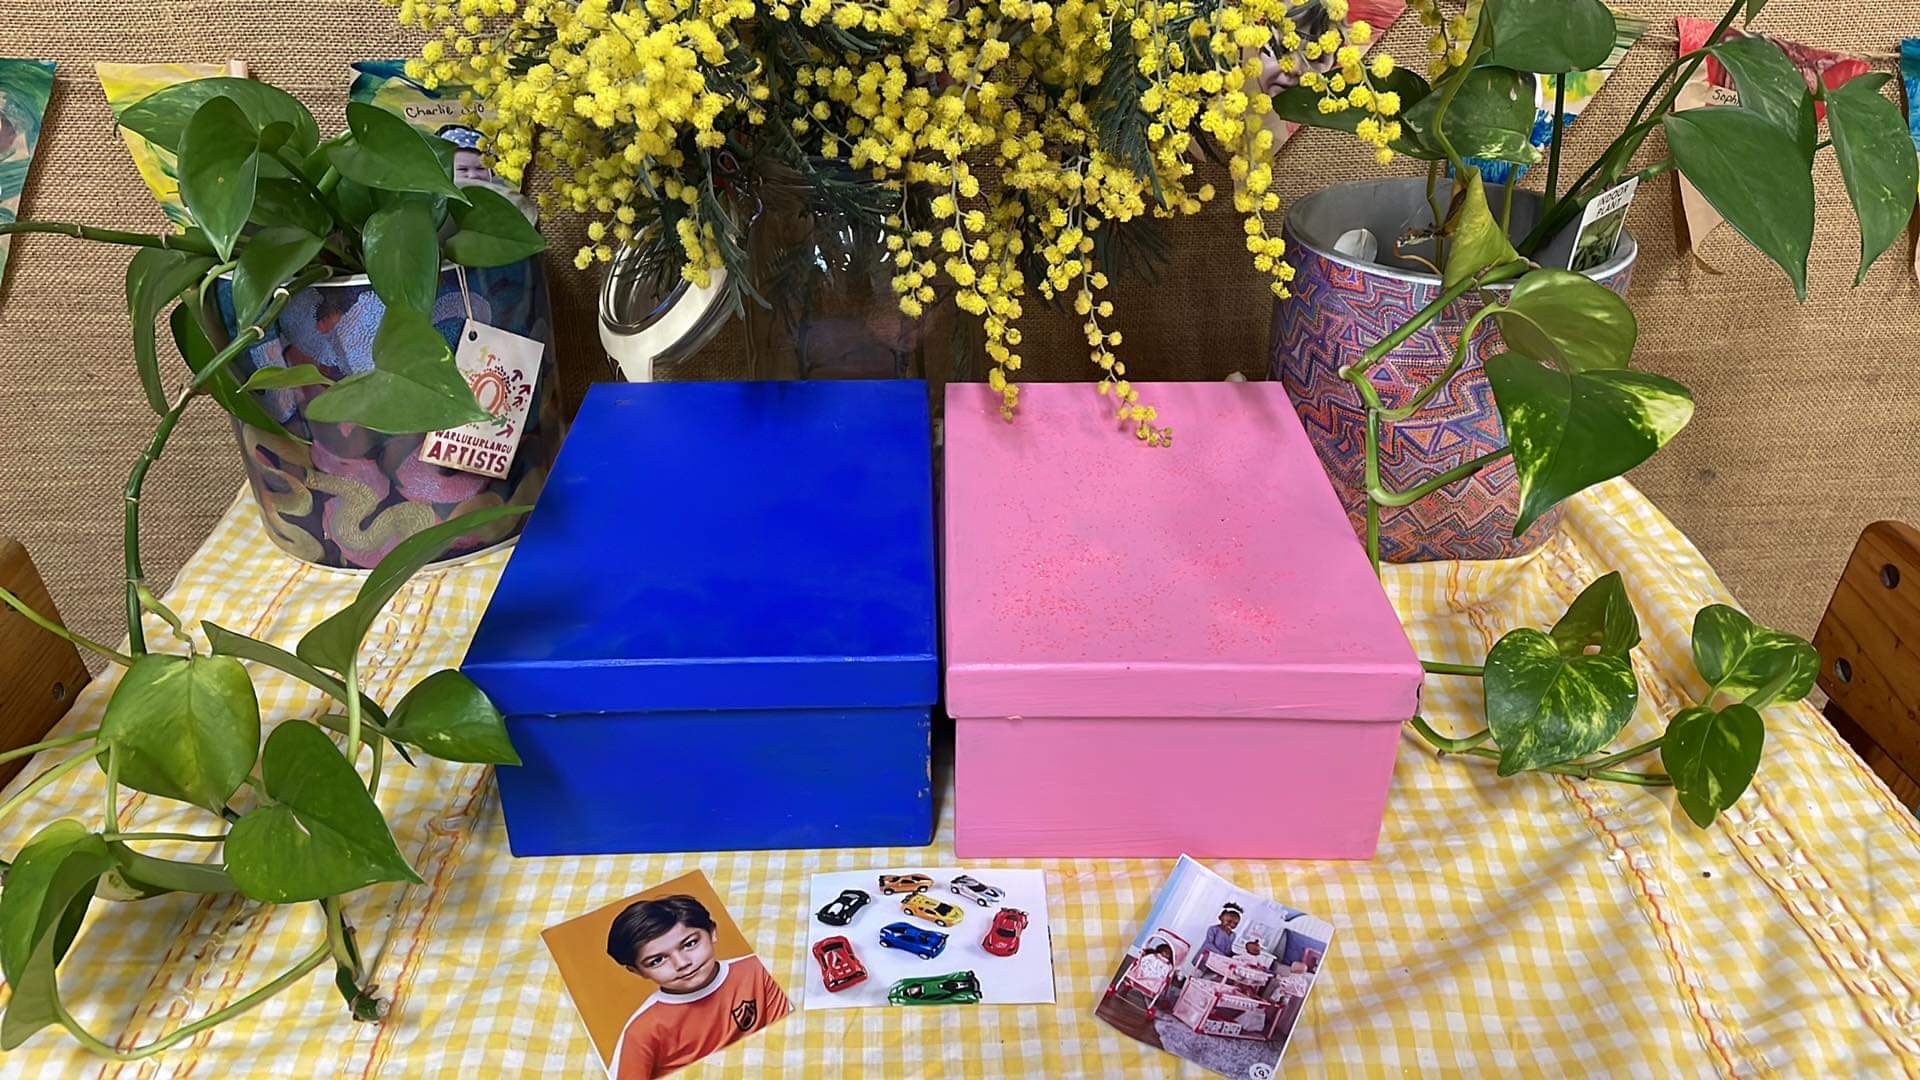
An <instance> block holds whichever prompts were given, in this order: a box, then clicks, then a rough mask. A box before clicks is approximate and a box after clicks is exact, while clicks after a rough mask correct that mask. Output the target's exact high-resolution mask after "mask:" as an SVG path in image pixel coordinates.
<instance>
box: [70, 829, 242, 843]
mask: <svg viewBox="0 0 1920 1080" xmlns="http://www.w3.org/2000/svg"><path fill="white" fill-rule="evenodd" d="M100 839H102V840H118V841H122V842H125V841H138V840H189V841H192V842H194V843H198V844H224V843H226V842H227V838H226V836H225V835H224V834H222V835H219V836H205V835H202V834H200V833H184V832H110V833H104V834H102V835H101V837H100Z"/></svg>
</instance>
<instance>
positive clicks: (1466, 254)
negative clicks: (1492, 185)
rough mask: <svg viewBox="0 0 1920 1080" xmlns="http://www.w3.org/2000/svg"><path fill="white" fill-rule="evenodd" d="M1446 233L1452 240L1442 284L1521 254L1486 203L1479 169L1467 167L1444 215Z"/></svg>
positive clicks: (1465, 276)
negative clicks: (1461, 185)
mask: <svg viewBox="0 0 1920 1080" xmlns="http://www.w3.org/2000/svg"><path fill="white" fill-rule="evenodd" d="M1447 236H1448V237H1449V239H1450V240H1451V244H1450V246H1449V247H1448V250H1447V265H1446V272H1445V273H1444V274H1442V275H1441V284H1442V286H1443V287H1445V288H1452V287H1453V286H1454V285H1456V284H1458V283H1460V282H1462V281H1466V280H1468V279H1469V278H1471V277H1473V276H1474V275H1475V274H1478V273H1480V272H1481V271H1482V270H1486V269H1488V268H1489V267H1494V266H1499V265H1501V264H1503V263H1510V262H1512V261H1513V260H1515V259H1518V258H1519V257H1520V255H1519V253H1518V252H1516V251H1514V250H1513V245H1512V244H1511V243H1509V242H1508V241H1507V230H1505V229H1503V228H1501V227H1500V223H1499V222H1498V221H1496V220H1495V219H1494V216H1493V210H1492V209H1491V208H1489V207H1488V206H1487V186H1486V183H1485V182H1484V181H1482V180H1481V179H1480V170H1478V169H1473V170H1470V171H1468V173H1467V186H1466V188H1465V189H1464V190H1462V191H1461V192H1460V195H1459V198H1458V199H1456V200H1455V202H1454V205H1453V210H1452V213H1450V214H1448V215H1447Z"/></svg>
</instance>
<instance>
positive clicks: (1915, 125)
mask: <svg viewBox="0 0 1920 1080" xmlns="http://www.w3.org/2000/svg"><path fill="white" fill-rule="evenodd" d="M1900 85H1901V87H1902V88H1903V89H1904V90H1906V92H1907V133H1908V134H1909V135H1911V136H1912V137H1913V146H1914V149H1915V150H1920V37H1910V38H1906V39H1903V40H1902V41H1901V42H1900ZM1913 276H1914V277H1915V278H1920V245H1916V246H1915V247H1914V249H1913Z"/></svg>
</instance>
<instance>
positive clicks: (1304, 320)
mask: <svg viewBox="0 0 1920 1080" xmlns="http://www.w3.org/2000/svg"><path fill="white" fill-rule="evenodd" d="M1499 198H1500V196H1499V192H1498V190H1497V189H1489V191H1488V199H1489V200H1490V201H1491V202H1493V204H1494V205H1496V206H1497V205H1499ZM1539 209H1540V203H1539V197H1538V196H1536V195H1534V194H1533V193H1531V192H1516V194H1515V200H1514V214H1513V218H1514V220H1513V225H1514V231H1515V233H1516V235H1519V234H1523V233H1524V232H1525V231H1526V230H1528V229H1531V228H1532V226H1533V222H1534V220H1535V219H1536V217H1537V215H1538V214H1539ZM1432 220H1433V218H1432V215H1431V214H1430V213H1429V212H1428V210H1427V201H1426V181H1425V180H1424V179H1419V178H1412V179H1394V180H1374V181H1367V182H1363V183H1353V184H1342V185H1339V186H1336V187H1332V188H1327V189H1325V190H1322V191H1319V192H1316V193H1314V194H1313V195H1310V196H1308V197H1306V198H1304V199H1301V200H1300V201H1299V202H1296V203H1294V205H1293V208H1292V210H1291V211H1290V212H1289V213H1288V214H1287V222H1286V231H1285V236H1286V241H1287V258H1288V260H1289V261H1290V262H1291V263H1292V264H1293V268H1294V275H1295V276H1294V279H1293V283H1292V285H1291V286H1290V288H1291V290H1292V292H1293V296H1292V297H1291V298H1289V299H1286V300H1281V301H1277V302H1276V303H1275V305H1274V312H1273V338H1272V353H1271V358H1270V361H1269V367H1268V375H1269V377H1271V378H1274V379H1278V380H1280V381H1281V382H1284V383H1285V384H1286V387H1287V393H1288V395H1289V396H1290V397H1292V399H1293V404H1294V408H1295V409H1296V410H1297V411H1298V412H1299V413H1300V420H1301V423H1303V424H1304V425H1305V426H1306V429H1307V435H1308V437H1309V438H1310V439H1311V440H1312V441H1313V445H1314V449H1315V450H1317V451H1318V452H1319V455H1320V461H1321V464H1323V465H1325V466H1326V469H1327V474H1328V476H1329V477H1331V478H1332V480H1333V486H1334V489H1335V490H1336V491H1338V492H1339V493H1340V498H1341V501H1342V502H1344V503H1345V504H1346V507H1347V514H1348V516H1349V517H1350V518H1352V520H1353V525H1354V530H1355V531H1356V532H1363V531H1364V529H1365V523H1366V496H1365V485H1364V476H1363V473H1364V467H1365V452H1366V450H1365V448H1366V407H1365V405H1364V404H1363V403H1362V402H1361V400H1360V395H1359V392H1358V391H1356V390H1355V389H1354V387H1353V385H1352V384H1351V383H1349V382H1347V381H1346V380H1345V379H1342V378H1341V377H1340V375H1339V370H1340V367H1341V365H1343V364H1347V363H1351V362H1353V361H1356V360H1358V359H1359V358H1360V356H1361V354H1362V353H1364V352H1365V351H1366V350H1367V348H1368V347H1369V346H1371V345H1372V344H1373V343H1375V342H1377V341H1379V340H1380V339H1381V338H1382V337H1385V336H1386V335H1387V333H1388V332H1390V331H1391V330H1393V328H1394V327H1396V326H1399V325H1400V324H1401V323H1403V322H1405V321H1406V320H1407V319H1408V318H1410V317H1411V316H1412V315H1413V314H1414V313H1415V312H1417V311H1419V310H1420V309H1421V308H1423V307H1425V306H1426V305H1428V304H1430V303H1432V302H1433V300H1434V298H1435V297H1437V296H1438V295H1439V294H1440V279H1439V278H1438V277H1437V276H1435V275H1433V274H1430V273H1425V272H1423V271H1422V270H1419V269H1414V268H1413V267H1415V266H1416V265H1417V264H1413V263H1405V264H1402V265H1398V266H1396V265H1382V264H1379V263H1368V262H1362V261H1360V260H1358V259H1353V258H1349V257H1347V256H1345V255H1339V254H1336V253H1335V252H1334V243H1335V241H1336V240H1337V239H1338V238H1339V237H1340V235H1341V234H1342V233H1344V232H1346V231H1348V230H1349V229H1358V228H1365V229H1368V230H1370V231H1371V232H1372V233H1373V234H1374V236H1376V237H1378V238H1379V241H1380V246H1381V248H1382V249H1383V251H1384V250H1385V249H1388V248H1389V247H1390V246H1391V245H1392V243H1393V241H1394V238H1395V237H1398V236H1400V235H1402V234H1403V233H1405V232H1406V231H1407V230H1408V229H1424V228H1426V227H1428V226H1429V225H1430V224H1431V222H1432ZM1572 231H1573V230H1572V229H1569V230H1568V231H1567V233H1566V234H1565V235H1562V236H1561V237H1559V238H1558V239H1557V240H1556V241H1555V242H1554V243H1553V244H1552V245H1550V246H1548V248H1547V249H1546V250H1544V251H1543V252H1541V253H1540V255H1539V256H1538V261H1539V262H1540V264H1541V265H1543V266H1555V265H1559V266H1564V265H1566V262H1567V251H1568V250H1569V249H1570V247H1571V245H1572V240H1573V238H1572ZM1637 254H1638V248H1637V246H1636V245H1635V243H1634V240H1633V238H1632V237H1631V236H1630V235H1628V234H1626V233H1625V232H1622V233H1621V236H1620V245H1619V247H1618V248H1617V249H1616V250H1615V252H1614V257H1613V258H1612V259H1610V260H1608V261H1607V262H1606V263H1604V264H1602V265H1601V266H1599V267H1596V268H1595V269H1593V270H1591V271H1589V272H1588V274H1589V276H1590V277H1592V278H1594V279H1595V280H1596V281H1598V282H1600V283H1601V284H1603V285H1605V286H1607V287H1608V288H1610V289H1613V290H1614V291H1615V292H1618V293H1621V294H1623V295H1624V294H1625V292H1626V288H1627V281H1628V279H1629V277H1630V276H1631V275H1632V272H1633V263H1634V258H1635V257H1636V255H1637ZM1556 260H1557V261H1556ZM1396 261H1397V260H1396ZM1490 291H1493V292H1496V293H1499V292H1503V291H1505V290H1504V288H1503V287H1501V286H1494V287H1493V288H1492V289H1491V290H1490ZM1481 306H1482V305H1481V301H1480V299H1479V298H1478V297H1477V296H1476V295H1474V294H1471V293H1469V294H1468V295H1467V296H1465V297H1462V298H1461V299H1460V300H1458V301H1456V302H1455V303H1453V304H1452V305H1451V306H1449V307H1448V308H1447V310H1446V312H1445V313H1444V314H1442V315H1441V317H1440V318H1438V319H1436V320H1434V321H1433V322H1432V323H1431V324H1429V325H1428V326H1427V327H1426V328H1424V329H1422V330H1421V331H1420V332H1419V333H1416V334H1414V335H1413V336H1412V337H1410V338H1408V339H1407V341H1406V343H1405V344H1403V345H1401V346H1400V347H1399V348H1397V349H1395V350H1394V351H1392V352H1391V353H1388V354H1387V357H1386V359H1385V361H1384V362H1382V363H1381V364H1379V365H1378V366H1376V367H1375V368H1374V369H1373V371H1372V373H1371V378H1372V380H1373V385H1374V388H1375V389H1376V390H1378V391H1379V394H1380V400H1381V402H1382V404H1384V405H1385V406H1386V407H1387V408H1396V407H1399V406H1401V405H1404V404H1405V403H1406V402H1407V401H1408V400H1409V399H1410V398H1412V397H1413V395H1414V394H1415V393H1417V392H1418V391H1419V390H1420V388H1421V387H1423V386H1425V385H1426V384H1427V383H1429V382H1431V381H1432V380H1433V379H1435V378H1437V377H1438V376H1439V375H1440V374H1441V372H1443V371H1444V370H1445V368H1446V365H1447V363H1448V362H1449V361H1450V360H1451V359H1452V355H1453V348H1454V344H1455V343H1456V342H1458V341H1459V340H1460V332H1461V330H1462V328H1463V327H1464V326H1465V324H1466V321H1467V318H1468V317H1469V316H1471V315H1472V314H1473V312H1474V311H1475V310H1477V309H1478V308H1479V307H1481ZM1503 348H1504V345H1503V344H1502V343H1501V341H1500V333H1499V331H1498V330H1496V329H1495V328H1494V325H1493V321H1492V320H1491V319H1489V320H1487V321H1485V322H1483V323H1481V324H1480V327H1479V329H1478V330H1477V331H1476V333H1475V334H1474V336H1473V339H1472V341H1470V342H1469V343H1468V346H1467V361H1466V365H1465V366H1464V367H1463V368H1462V369H1461V370H1460V372H1459V374H1457V375H1455V376H1454V378H1453V381H1452V382H1451V383H1450V384H1449V385H1448V387H1447V388H1446V389H1445V390H1443V391H1441V392H1440V393H1438V394H1436V395H1434V397H1433V398H1432V399H1431V400H1429V401H1428V402H1427V404H1426V406H1425V407H1424V408H1422V409H1421V411H1420V412H1419V413H1418V414H1417V415H1416V416H1414V417H1413V418H1412V419H1410V420H1405V421H1402V422H1400V423H1398V424H1389V425H1383V427H1382V430H1381V446H1380V474H1381V478H1382V479H1383V481H1384V482H1385V483H1386V485H1387V486H1388V487H1389V488H1391V489H1392V490H1395V491H1404V490H1406V489H1408V488H1411V487H1413V486H1414V485H1416V484H1419V483H1421V482H1422V481H1425V480H1428V479H1430V478H1432V477H1434V476H1436V475H1438V474H1440V473H1442V472H1445V471H1446V470H1448V469H1450V468H1452V467H1454V466H1456V465H1460V464H1463V463H1465V462H1467V461H1470V460H1472V459H1473V458H1476V457H1479V456H1480V455H1482V454H1485V453H1488V452H1490V451H1493V450H1498V449H1500V448H1501V447H1503V446H1505V445H1506V442H1507V440H1506V433H1505V431H1504V430H1503V428H1502V426H1501V423H1500V413H1499V411H1498V410H1497V409H1496V408H1495V407H1494V401H1493V390H1492V387H1491V386H1490V385H1489V384H1488V382H1487V377H1486V372H1485V370H1484V369H1483V368H1482V367H1481V366H1480V362H1481V358H1482V357H1483V356H1488V355H1493V354H1495V353H1498V352H1500V351H1501V350H1502V349H1503ZM1519 506H1520V485H1519V481H1518V478H1517V477H1516V475H1515V472H1514V466H1513V462H1512V460H1511V459H1508V460H1506V461H1502V462H1500V463H1499V464H1497V465H1493V466H1490V467H1488V468H1485V469H1482V470H1481V471H1480V472H1478V473H1476V474H1474V475H1473V476H1471V477H1468V478H1467V479H1465V480H1463V481H1460V482H1457V483H1454V484H1451V485H1448V486H1447V487H1446V488H1444V489H1442V490H1440V491H1437V492H1435V493H1434V494H1432V495H1430V496H1428V497H1427V498H1424V499H1421V500H1420V501H1419V502H1416V503H1414V504H1412V505H1410V506H1404V507H1398V508H1394V507H1382V508H1381V511H1380V553H1381V556H1382V557H1383V558H1385V559H1387V560H1389V561H1392V562H1424V561H1428V560H1433V559H1504V558H1511V557H1513V556H1516V555H1524V554H1526V553H1527V552H1530V551H1532V550H1534V549H1535V548H1538V547H1539V546H1540V545H1541V544H1543V543H1545V542H1546V540H1547V538H1548V537H1549V536H1550V535H1552V533H1553V530H1554V528H1555V526H1556V525H1557V524H1558V523H1559V520H1560V513H1559V510H1558V508H1556V509H1554V510H1553V511H1550V512H1549V513H1547V514H1544V515H1542V516H1541V518H1540V520H1539V521H1537V522H1536V523H1535V524H1534V525H1533V527H1532V528H1530V529H1528V530H1527V531H1526V532H1525V533H1522V534H1521V535H1519V536H1515V535H1514V534H1513V526H1514V522H1515V520H1516V518H1517V516H1518V511H1519Z"/></svg>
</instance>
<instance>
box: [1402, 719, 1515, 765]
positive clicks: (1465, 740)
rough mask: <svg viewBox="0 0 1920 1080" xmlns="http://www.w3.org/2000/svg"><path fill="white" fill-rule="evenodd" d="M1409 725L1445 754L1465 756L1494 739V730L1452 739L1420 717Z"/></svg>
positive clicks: (1488, 729) (1487, 729)
mask: <svg viewBox="0 0 1920 1080" xmlns="http://www.w3.org/2000/svg"><path fill="white" fill-rule="evenodd" d="M1407 723H1409V724H1412V725H1413V730H1415V731H1417V732H1419V733H1420V737H1421V738H1423V739H1425V740H1427V741H1428V742H1430V743H1432V744H1433V745H1434V747H1435V748H1436V749H1438V750H1439V751H1440V752H1441V753H1443V754H1464V753H1466V752H1467V751H1469V750H1472V749H1473V748H1474V747H1476V746H1479V745H1480V744H1481V743H1483V742H1486V741H1487V740H1488V739H1490V738H1492V737H1493V729H1492V728H1481V729H1480V730H1479V731H1476V732H1474V733H1473V734H1471V735H1465V736H1462V737H1460V738H1458V739H1451V738H1448V737H1447V736H1445V735H1442V734H1440V733H1439V732H1438V731H1436V730H1434V727H1433V725H1432V724H1429V723H1427V721H1426V720H1425V719H1424V718H1422V717H1420V716H1415V717H1414V718H1413V719H1411V720H1409V721H1407ZM1495 756H1496V757H1497V756H1499V755H1497V754H1496V755H1495Z"/></svg>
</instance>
